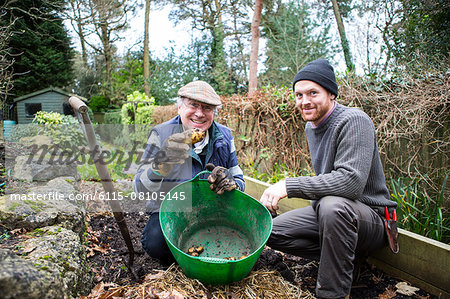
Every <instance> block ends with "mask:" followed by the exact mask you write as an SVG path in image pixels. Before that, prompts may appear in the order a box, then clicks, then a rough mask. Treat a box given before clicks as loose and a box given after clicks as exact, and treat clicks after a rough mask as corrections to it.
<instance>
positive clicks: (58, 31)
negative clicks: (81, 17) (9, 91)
mask: <svg viewBox="0 0 450 299" xmlns="http://www.w3.org/2000/svg"><path fill="white" fill-rule="evenodd" d="M62 7H63V3H62V1H60V0H49V1H44V0H21V1H14V3H12V4H11V7H10V8H9V9H7V10H6V11H5V12H4V13H5V15H2V18H1V19H0V25H2V24H5V22H6V23H8V24H9V22H10V20H12V19H13V18H17V20H16V22H14V23H13V25H12V30H13V31H14V32H16V33H17V34H14V35H13V36H11V38H10V39H9V47H10V48H11V49H12V53H11V55H10V56H12V57H14V60H15V62H14V65H13V68H14V73H16V74H20V76H19V75H17V76H15V77H14V88H13V93H15V94H16V95H18V96H19V95H24V94H27V93H30V92H34V91H36V90H39V89H42V88H43V87H48V86H51V85H52V86H58V87H64V86H66V85H68V84H69V83H70V82H71V80H72V79H73V71H72V64H73V62H72V58H73V50H72V49H71V47H70V39H69V36H68V34H67V31H66V30H65V28H64V24H63V20H62V18H61V17H60V16H59V13H60V12H61V10H62ZM2 13H3V12H2Z"/></svg>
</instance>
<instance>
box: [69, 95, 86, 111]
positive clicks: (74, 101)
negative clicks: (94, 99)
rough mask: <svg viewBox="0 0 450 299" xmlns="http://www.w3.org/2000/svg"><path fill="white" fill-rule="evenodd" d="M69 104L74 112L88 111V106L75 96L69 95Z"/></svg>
mask: <svg viewBox="0 0 450 299" xmlns="http://www.w3.org/2000/svg"><path fill="white" fill-rule="evenodd" d="M69 104H70V106H72V108H73V110H75V111H76V112H79V113H87V112H88V107H87V106H86V104H85V103H84V102H83V101H82V100H80V99H79V98H77V97H70V98H69Z"/></svg>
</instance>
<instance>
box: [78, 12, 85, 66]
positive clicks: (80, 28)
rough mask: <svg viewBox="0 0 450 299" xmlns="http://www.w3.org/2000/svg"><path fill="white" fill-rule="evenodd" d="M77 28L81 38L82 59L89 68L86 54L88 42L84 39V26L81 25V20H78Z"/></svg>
mask: <svg viewBox="0 0 450 299" xmlns="http://www.w3.org/2000/svg"><path fill="white" fill-rule="evenodd" d="M77 26H78V37H79V38H80V44H81V57H82V59H83V64H84V66H85V67H88V62H87V52H86V40H85V37H84V32H83V26H82V25H81V21H80V20H77Z"/></svg>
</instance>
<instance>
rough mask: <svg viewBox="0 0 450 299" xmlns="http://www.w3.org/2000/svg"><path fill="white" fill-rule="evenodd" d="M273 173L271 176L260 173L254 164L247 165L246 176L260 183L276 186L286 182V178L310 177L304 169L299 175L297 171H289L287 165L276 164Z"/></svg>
mask: <svg viewBox="0 0 450 299" xmlns="http://www.w3.org/2000/svg"><path fill="white" fill-rule="evenodd" d="M271 173H272V174H271V175H269V174H268V173H263V172H259V171H258V169H257V167H255V165H254V163H253V162H250V163H247V164H246V165H245V174H246V175H248V176H250V177H252V178H254V179H257V180H260V181H263V182H266V183H271V184H274V183H276V182H279V181H281V180H284V179H286V178H292V177H297V176H308V175H310V174H309V172H308V171H307V170H306V169H303V170H302V171H300V173H299V174H298V173H297V172H296V171H294V170H292V169H289V168H288V167H287V166H286V164H284V163H283V164H278V163H275V165H274V166H273V170H272V172H271Z"/></svg>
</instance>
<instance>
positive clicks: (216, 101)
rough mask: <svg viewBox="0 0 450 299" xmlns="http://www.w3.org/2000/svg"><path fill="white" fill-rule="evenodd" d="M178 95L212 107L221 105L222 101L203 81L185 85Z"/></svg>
mask: <svg viewBox="0 0 450 299" xmlns="http://www.w3.org/2000/svg"><path fill="white" fill-rule="evenodd" d="M178 95H179V96H180V97H184V98H188V99H191V100H196V101H199V102H202V103H205V104H209V105H213V106H220V105H222V101H221V100H220V97H219V96H218V95H217V93H216V92H215V91H214V88H212V87H211V85H209V84H208V83H206V82H205V81H194V82H191V83H188V84H186V85H185V86H183V87H181V88H180V89H179V90H178Z"/></svg>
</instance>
